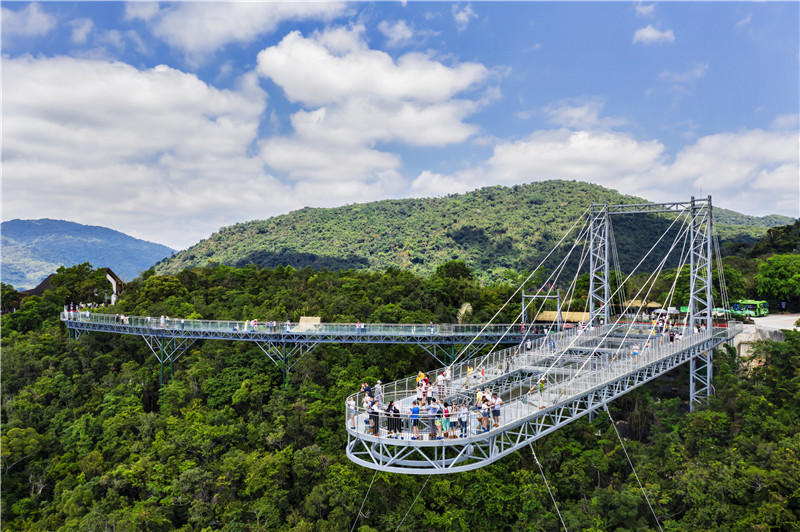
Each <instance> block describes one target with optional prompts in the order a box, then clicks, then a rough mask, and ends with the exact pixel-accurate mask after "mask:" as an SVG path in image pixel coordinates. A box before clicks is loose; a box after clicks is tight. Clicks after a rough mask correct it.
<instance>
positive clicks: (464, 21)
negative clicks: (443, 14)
mask: <svg viewBox="0 0 800 532" xmlns="http://www.w3.org/2000/svg"><path fill="white" fill-rule="evenodd" d="M474 18H478V15H477V13H475V11H473V10H472V7H471V6H470V5H469V4H467V5H466V6H464V7H461V6H459V5H458V4H455V5H453V20H455V22H456V28H458V31H464V30H465V29H467V26H469V22H470V20H472V19H474Z"/></svg>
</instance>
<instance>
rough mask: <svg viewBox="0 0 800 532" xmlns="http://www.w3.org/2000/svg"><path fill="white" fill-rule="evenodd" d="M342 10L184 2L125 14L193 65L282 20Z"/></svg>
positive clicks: (327, 16) (336, 6) (337, 6)
mask: <svg viewBox="0 0 800 532" xmlns="http://www.w3.org/2000/svg"><path fill="white" fill-rule="evenodd" d="M345 8H346V6H345V4H343V3H339V2H222V3H212V2H197V3H195V2H185V3H178V4H176V5H173V6H170V7H168V8H164V9H161V10H160V11H158V12H157V13H152V12H150V11H144V14H142V11H129V12H128V13H129V16H136V17H140V18H145V19H146V20H148V21H149V22H150V24H151V28H152V31H153V34H154V35H156V36H157V37H159V38H161V39H163V40H164V41H166V42H167V43H168V44H169V45H170V46H172V47H174V48H177V49H179V50H182V51H183V52H185V53H186V55H187V57H188V58H189V59H190V60H192V61H195V62H197V61H202V59H203V57H204V56H206V55H208V54H210V53H213V52H214V51H215V50H217V49H219V48H221V47H223V46H225V45H227V44H229V43H232V42H240V43H248V42H251V41H253V40H254V39H256V38H257V37H259V36H262V35H267V34H269V33H272V32H273V31H275V29H276V28H277V27H278V25H279V24H280V23H282V22H284V21H287V20H306V19H313V20H322V21H331V20H333V19H334V18H335V17H337V16H339V15H340V14H342V13H343V12H344V10H345ZM148 17H149V18H148Z"/></svg>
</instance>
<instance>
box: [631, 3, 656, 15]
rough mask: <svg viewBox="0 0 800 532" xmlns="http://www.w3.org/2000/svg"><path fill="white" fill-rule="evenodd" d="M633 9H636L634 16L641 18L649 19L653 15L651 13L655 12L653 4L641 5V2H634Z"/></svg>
mask: <svg viewBox="0 0 800 532" xmlns="http://www.w3.org/2000/svg"><path fill="white" fill-rule="evenodd" d="M634 8H635V9H636V14H637V15H639V16H642V17H650V16H652V15H653V12H654V11H655V10H656V5H655V4H643V3H641V2H636V3H635V4H634Z"/></svg>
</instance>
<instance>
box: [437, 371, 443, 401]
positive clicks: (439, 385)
mask: <svg viewBox="0 0 800 532" xmlns="http://www.w3.org/2000/svg"><path fill="white" fill-rule="evenodd" d="M436 388H437V390H438V391H439V399H441V398H442V397H444V373H440V374H439V375H438V376H437V377H436Z"/></svg>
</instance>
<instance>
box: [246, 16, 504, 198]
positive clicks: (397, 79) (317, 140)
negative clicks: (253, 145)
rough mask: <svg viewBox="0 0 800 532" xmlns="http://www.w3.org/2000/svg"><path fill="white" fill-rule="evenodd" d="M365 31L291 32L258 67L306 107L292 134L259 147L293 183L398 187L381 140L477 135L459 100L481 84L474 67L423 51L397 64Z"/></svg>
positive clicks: (419, 142)
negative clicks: (367, 38) (371, 43)
mask: <svg viewBox="0 0 800 532" xmlns="http://www.w3.org/2000/svg"><path fill="white" fill-rule="evenodd" d="M363 33H364V28H363V27H362V26H354V27H351V28H331V29H329V30H327V31H325V32H317V33H315V34H313V35H312V36H311V37H304V36H303V35H302V34H300V32H292V33H290V34H289V35H287V36H286V37H284V38H283V40H281V42H280V43H279V44H277V45H276V46H272V47H270V48H267V49H265V50H263V51H262V52H261V53H260V54H259V55H258V67H257V71H258V73H259V74H260V75H262V76H264V77H268V78H270V79H271V80H272V81H274V82H275V83H276V84H277V85H278V86H280V87H281V88H282V89H283V91H284V92H285V94H286V97H287V98H288V99H289V100H290V101H293V102H297V103H300V104H301V105H302V106H303V107H304V108H303V109H301V110H299V111H297V112H296V113H294V114H293V115H292V118H291V122H292V127H293V135H291V136H289V137H277V138H273V139H269V140H267V141H265V142H263V143H262V145H261V155H262V157H263V159H264V161H265V162H266V163H267V164H268V165H269V166H270V167H272V168H273V169H276V170H280V171H284V172H287V173H288V175H289V177H290V178H291V179H294V180H303V179H307V180H311V181H319V182H325V183H330V182H333V181H336V180H340V181H341V182H350V181H352V180H353V179H354V177H355V178H357V179H360V180H362V181H363V182H364V183H371V185H370V186H369V187H366V188H368V189H369V190H373V191H375V193H377V192H378V190H379V189H380V187H388V188H386V189H385V190H384V193H387V191H394V190H396V189H397V187H399V186H402V184H403V183H402V182H401V181H402V178H401V175H400V173H399V171H398V169H399V167H400V165H401V160H400V158H399V157H398V156H396V155H395V154H391V153H386V152H384V151H381V150H380V149H378V148H377V147H376V144H377V143H388V142H401V143H403V144H406V145H411V146H443V145H446V144H450V143H456V142H463V141H464V140H466V139H467V138H469V137H470V136H472V135H474V134H475V133H476V132H477V128H476V127H475V126H472V125H469V124H467V123H465V122H464V119H465V118H466V117H467V116H469V115H470V114H471V113H473V112H474V111H475V110H476V108H477V107H478V105H479V103H478V102H475V101H473V100H469V99H459V98H457V97H456V96H457V95H458V94H459V93H461V92H463V91H466V90H468V89H471V88H474V87H476V86H478V85H479V84H481V83H483V82H484V81H485V80H486V79H487V77H488V75H489V71H488V70H487V69H486V68H485V67H484V66H483V65H480V64H477V63H464V64H459V65H454V66H447V65H445V64H443V63H440V62H438V61H435V60H434V59H432V58H431V57H428V56H426V55H423V54H419V53H408V54H405V55H402V56H400V57H399V58H397V59H396V60H395V59H393V58H392V57H391V56H390V55H389V54H387V53H385V52H383V51H379V50H373V49H370V48H369V47H368V46H367V44H366V42H365V40H364V37H363Z"/></svg>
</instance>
